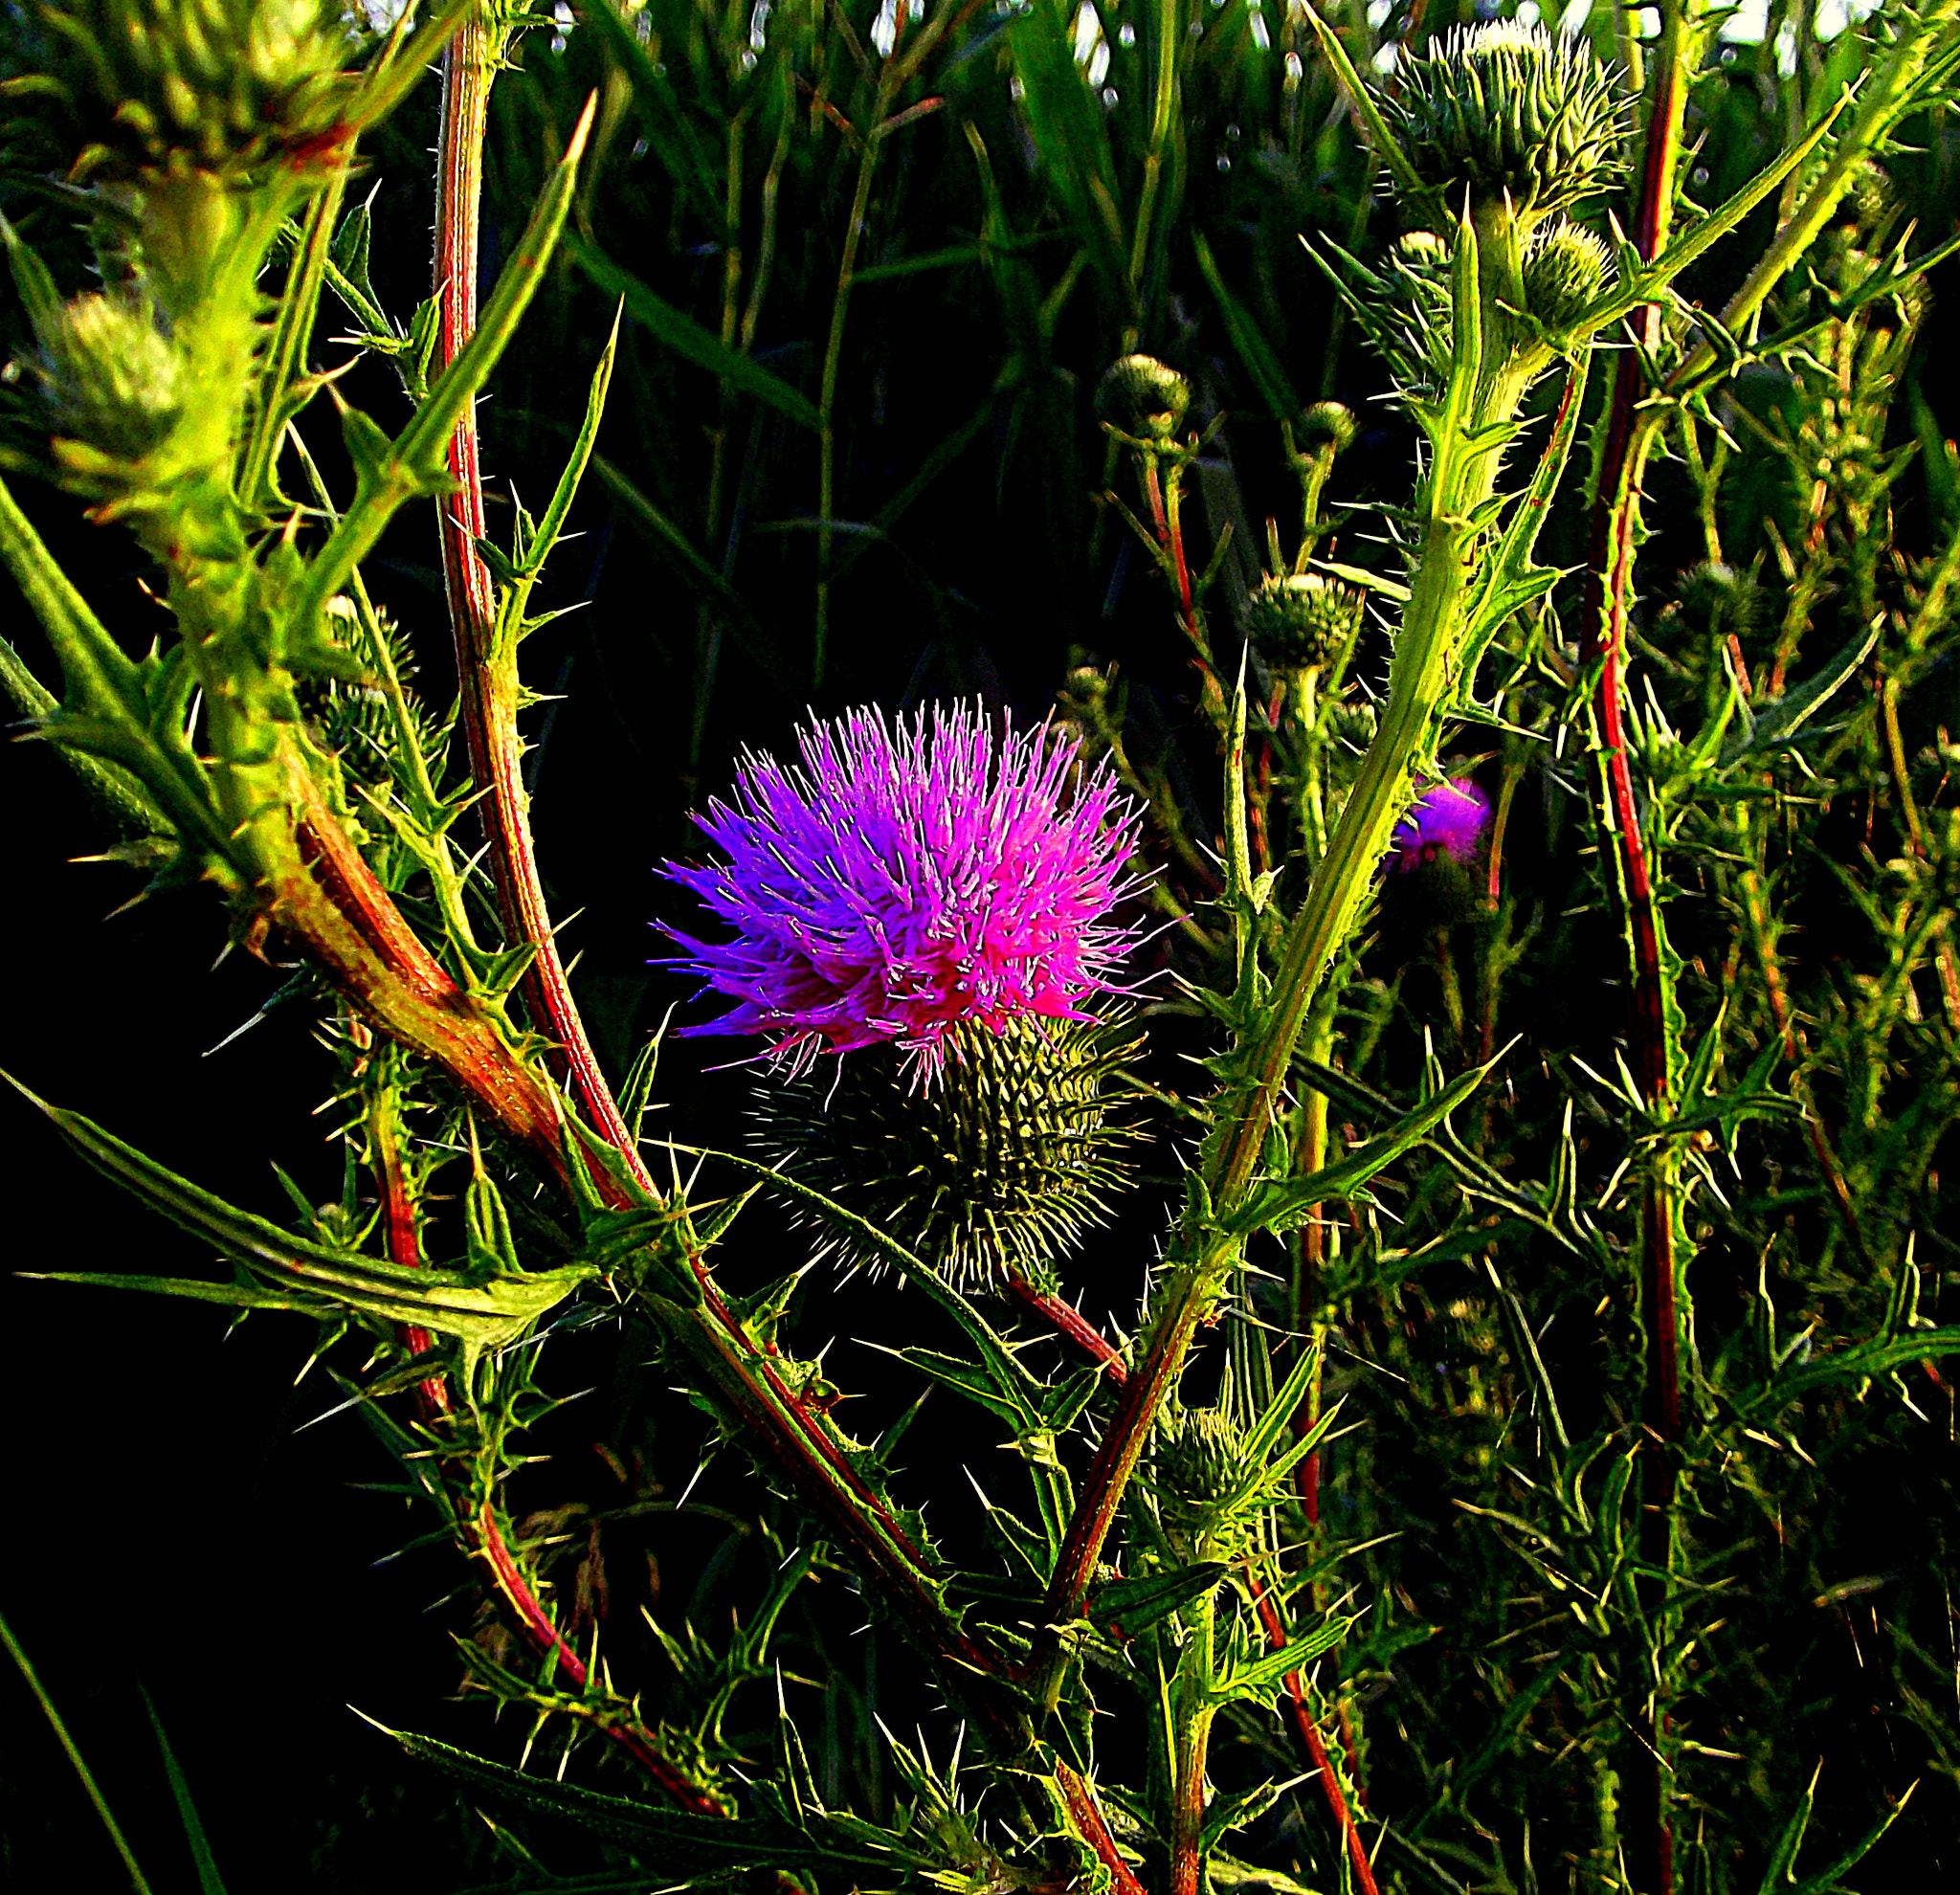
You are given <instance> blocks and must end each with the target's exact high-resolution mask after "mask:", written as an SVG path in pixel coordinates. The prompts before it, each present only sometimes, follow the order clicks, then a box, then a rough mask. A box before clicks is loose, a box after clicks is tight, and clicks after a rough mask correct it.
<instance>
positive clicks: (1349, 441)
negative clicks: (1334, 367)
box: [1300, 401, 1357, 454]
mask: <svg viewBox="0 0 1960 1895" xmlns="http://www.w3.org/2000/svg"><path fill="white" fill-rule="evenodd" d="M1356 432H1357V424H1356V422H1355V419H1354V411H1353V410H1352V409H1351V408H1349V407H1348V406H1347V405H1346V404H1345V403H1343V402H1338V401H1317V402H1315V403H1314V405H1313V406H1312V407H1311V408H1309V409H1308V410H1307V411H1306V412H1305V413H1304V414H1303V415H1302V416H1301V417H1300V444H1301V446H1302V447H1303V448H1305V449H1307V450H1308V451H1309V452H1311V451H1312V450H1314V449H1316V448H1324V447H1330V448H1332V449H1333V451H1334V452H1335V453H1336V454H1343V453H1345V452H1346V451H1347V450H1348V448H1350V447H1352V446H1353V445H1354V436H1355V434H1356Z"/></svg>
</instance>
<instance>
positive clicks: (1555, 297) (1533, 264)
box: [1525, 218, 1613, 329]
mask: <svg viewBox="0 0 1960 1895" xmlns="http://www.w3.org/2000/svg"><path fill="white" fill-rule="evenodd" d="M1612 269H1613V256H1612V254H1611V252H1609V251H1608V249H1607V247H1606V245H1605V244H1603V243H1602V242H1601V241H1600V240H1599V239H1598V238H1597V237H1596V236H1594V235H1593V233H1592V232H1591V231H1583V230H1581V229H1580V228H1579V227H1578V225H1576V224H1569V223H1567V222H1566V221H1565V220H1564V219H1563V218H1561V219H1560V220H1559V221H1558V222H1557V223H1555V224H1551V225H1548V226H1547V227H1546V228H1545V229H1544V230H1541V231H1534V232H1533V233H1532V234H1531V237H1530V240H1529V242H1528V243H1527V245H1526V250H1525V307H1526V309H1527V310H1529V311H1530V313H1531V314H1532V315H1533V316H1535V317H1537V319H1538V320H1539V321H1540V322H1541V323H1544V324H1545V326H1546V327H1547V328H1548V329H1563V328H1565V327H1566V326H1567V325H1568V324H1569V323H1573V322H1575V321H1577V319H1578V317H1579V314H1580V312H1581V311H1582V310H1584V309H1585V308H1586V307H1587V306H1588V305H1589V304H1590V303H1592V302H1593V301H1595V300H1596V299H1597V297H1598V295H1599V292H1600V291H1601V290H1602V289H1604V288H1605V287H1606V279H1607V277H1608V275H1609V274H1610V273H1611V271H1612Z"/></svg>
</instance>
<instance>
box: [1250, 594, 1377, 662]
mask: <svg viewBox="0 0 1960 1895" xmlns="http://www.w3.org/2000/svg"><path fill="white" fill-rule="evenodd" d="M1361 606H1362V599H1361V594H1360V593H1359V592H1357V591H1355V590H1354V589H1353V587H1351V586H1344V585H1342V584H1341V582H1340V581H1339V580H1338V579H1324V578H1322V577H1321V575H1320V574H1319V573H1317V572H1291V573H1281V574H1278V575H1275V576H1270V577H1268V578H1266V579H1263V580H1261V581H1260V583H1259V585H1258V590H1257V591H1254V592H1253V594H1252V595H1251V597H1250V598H1248V599H1247V601H1246V608H1245V618H1246V629H1247V630H1248V631H1249V632H1250V633H1251V634H1252V641H1253V643H1254V644H1256V645H1257V646H1258V649H1259V655H1260V656H1261V657H1262V658H1264V659H1265V660H1266V662H1267V663H1268V664H1273V665H1280V666H1283V667H1285V668H1286V669H1289V670H1303V669H1304V668H1306V667H1307V666H1309V665H1322V664H1325V663H1326V661H1327V660H1328V658H1331V657H1332V656H1333V655H1334V654H1335V653H1336V652H1337V651H1339V650H1340V648H1341V646H1342V645H1343V644H1345V643H1346V642H1347V640H1348V638H1349V637H1351V636H1352V635H1353V633H1354V630H1355V628H1356V627H1357V626H1358V625H1359V624H1360V623H1361Z"/></svg>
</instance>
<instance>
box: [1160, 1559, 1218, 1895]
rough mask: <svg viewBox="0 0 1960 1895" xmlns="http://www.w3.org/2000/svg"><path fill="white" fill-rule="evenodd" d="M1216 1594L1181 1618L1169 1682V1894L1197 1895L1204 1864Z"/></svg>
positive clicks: (1213, 1709)
mask: <svg viewBox="0 0 1960 1895" xmlns="http://www.w3.org/2000/svg"><path fill="white" fill-rule="evenodd" d="M1215 1596H1216V1595H1215V1594H1213V1593H1204V1594H1200V1595H1199V1596H1198V1597H1197V1598H1196V1599H1195V1600H1193V1601H1192V1605H1191V1607H1190V1609H1189V1610H1188V1612H1187V1613H1186V1614H1185V1644H1184V1649H1183V1650H1182V1651H1181V1652H1180V1653H1179V1654H1178V1660H1177V1676H1176V1678H1175V1679H1174V1680H1173V1681H1172V1683H1171V1694H1172V1710H1171V1744H1170V1765H1171V1802H1170V1895H1198V1890H1199V1887H1200V1886H1201V1884H1202V1877H1203V1871H1204V1862H1203V1855H1202V1850H1201V1846H1200V1845H1201V1844H1202V1842H1203V1840H1204V1828H1205V1761H1206V1755H1207V1752H1208V1750H1209V1749H1210V1746H1211V1737H1212V1720H1213V1718H1214V1717H1215V1716H1216V1715H1217V1710H1216V1706H1214V1703H1213V1686H1214V1663H1213V1657H1214V1654H1213V1641H1214V1631H1215V1628H1216V1616H1217V1608H1216V1604H1215Z"/></svg>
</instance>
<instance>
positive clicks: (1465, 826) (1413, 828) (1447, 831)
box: [1389, 776, 1490, 875]
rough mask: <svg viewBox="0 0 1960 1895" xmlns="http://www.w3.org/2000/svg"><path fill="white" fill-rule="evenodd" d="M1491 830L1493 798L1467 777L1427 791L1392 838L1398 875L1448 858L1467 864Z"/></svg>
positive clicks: (1417, 799) (1405, 817)
mask: <svg viewBox="0 0 1960 1895" xmlns="http://www.w3.org/2000/svg"><path fill="white" fill-rule="evenodd" d="M1489 827H1490V798H1489V797H1488V796H1486V795H1485V794H1484V793H1483V791H1481V790H1480V789H1479V788H1478V787H1477V785H1476V784H1475V783H1474V782H1472V781H1471V779H1470V778H1469V777H1467V776H1453V777H1451V779H1450V780H1449V781H1448V782H1447V783H1438V784H1437V786H1436V788H1435V789H1434V790H1425V791H1423V792H1422V794H1421V795H1419V796H1418V797H1416V799H1415V801H1414V805H1413V806H1412V808H1411V809H1410V811H1409V814H1407V815H1406V816H1404V817H1403V818H1402V820H1401V821H1400V822H1398V823H1397V824H1396V825H1395V833H1394V835H1393V836H1392V837H1391V838H1390V842H1389V851H1390V858H1391V859H1392V861H1393V863H1394V865H1395V870H1396V873H1397V874H1400V875H1409V874H1412V873H1414V871H1415V870H1416V869H1419V868H1421V867H1423V866H1424V865H1425V864H1426V863H1429V862H1434V861H1437V860H1440V859H1443V858H1448V859H1449V860H1450V861H1453V862H1457V863H1467V862H1468V861H1470V860H1471V858H1473V857H1474V856H1475V855H1476V854H1477V845H1478V844H1479V843H1480V842H1481V841H1482V840H1483V832H1484V831H1485V830H1486V829H1488V828H1489Z"/></svg>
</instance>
